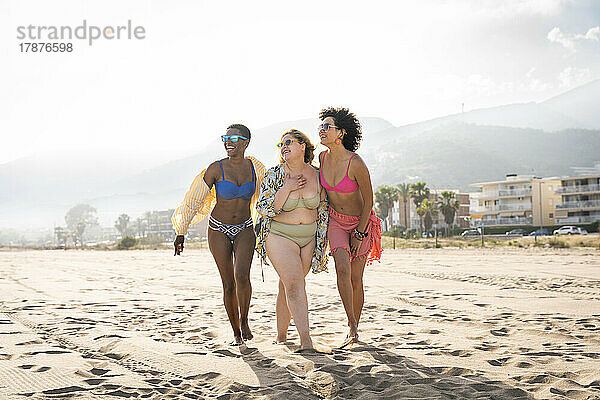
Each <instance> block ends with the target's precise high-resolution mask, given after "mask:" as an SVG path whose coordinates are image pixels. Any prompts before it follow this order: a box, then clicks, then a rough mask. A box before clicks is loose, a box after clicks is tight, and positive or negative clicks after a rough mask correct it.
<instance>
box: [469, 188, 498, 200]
mask: <svg viewBox="0 0 600 400" xmlns="http://www.w3.org/2000/svg"><path fill="white" fill-rule="evenodd" d="M495 197H498V192H497V191H495V190H488V191H485V192H475V193H469V198H473V199H493V198H495Z"/></svg>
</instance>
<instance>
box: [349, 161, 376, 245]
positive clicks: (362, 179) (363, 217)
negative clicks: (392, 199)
mask: <svg viewBox="0 0 600 400" xmlns="http://www.w3.org/2000/svg"><path fill="white" fill-rule="evenodd" d="M354 159H355V160H356V161H355V162H354V163H353V164H352V170H353V171H352V172H353V175H354V180H355V181H356V183H358V190H360V194H361V196H362V198H363V208H362V211H361V213H360V221H359V222H358V227H357V228H356V230H358V231H360V232H364V231H365V229H367V223H368V222H369V217H370V215H371V210H372V209H373V186H372V185H371V175H370V174H369V169H368V168H367V165H366V164H365V163H364V161H363V160H362V158H360V157H358V156H356V157H354ZM360 244H361V240H359V239H358V238H357V237H356V236H355V235H352V240H351V241H350V251H351V252H352V255H354V256H356V254H357V252H358V249H359V247H360Z"/></svg>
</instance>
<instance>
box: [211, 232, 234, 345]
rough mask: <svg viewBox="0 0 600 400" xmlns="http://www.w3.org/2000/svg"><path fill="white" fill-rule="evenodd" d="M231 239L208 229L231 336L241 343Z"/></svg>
mask: <svg viewBox="0 0 600 400" xmlns="http://www.w3.org/2000/svg"><path fill="white" fill-rule="evenodd" d="M231 247H232V246H231V241H230V240H229V238H228V237H227V236H226V235H225V234H224V233H223V232H219V231H214V230H212V229H208V248H209V249H210V252H211V253H212V255H213V258H214V259H215V262H216V263H217V268H219V274H220V275H221V282H222V283H223V303H225V310H226V311H227V316H228V317H229V323H230V324H231V328H232V329H233V337H234V339H235V342H236V343H238V344H241V343H243V340H242V333H241V331H240V317H239V310H238V301H237V295H236V288H235V278H234V273H233V258H232V248H231Z"/></svg>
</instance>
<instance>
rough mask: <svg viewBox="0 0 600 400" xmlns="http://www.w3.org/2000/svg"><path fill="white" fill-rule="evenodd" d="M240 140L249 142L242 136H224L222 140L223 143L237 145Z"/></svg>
mask: <svg viewBox="0 0 600 400" xmlns="http://www.w3.org/2000/svg"><path fill="white" fill-rule="evenodd" d="M240 139H244V140H248V138H247V137H245V136H242V135H223V136H221V140H222V141H223V143H226V142H227V141H228V140H229V141H230V142H232V143H236V142H237V141H238V140H240Z"/></svg>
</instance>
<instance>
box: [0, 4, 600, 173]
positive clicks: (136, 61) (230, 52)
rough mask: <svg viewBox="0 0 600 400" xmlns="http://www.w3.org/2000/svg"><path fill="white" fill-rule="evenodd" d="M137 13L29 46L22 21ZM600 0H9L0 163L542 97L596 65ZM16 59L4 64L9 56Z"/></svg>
mask: <svg viewBox="0 0 600 400" xmlns="http://www.w3.org/2000/svg"><path fill="white" fill-rule="evenodd" d="M84 19H86V20H87V22H88V24H93V25H98V26H106V25H122V24H126V23H127V20H132V22H133V24H134V25H142V26H143V27H144V28H145V31H146V39H144V40H140V41H136V40H131V41H128V40H121V41H115V40H113V41H108V40H102V41H97V42H96V43H94V44H93V45H92V46H88V45H87V43H86V42H83V41H74V42H73V43H74V51H73V52H72V53H58V54H36V53H20V51H19V43H21V42H22V40H18V39H17V30H16V29H17V26H21V25H24V26H27V25H29V24H33V25H46V26H47V25H58V26H60V25H70V26H73V27H75V26H77V25H81V23H82V21H83V20H84ZM599 26H600V1H558V0H537V1H533V0H532V1H482V0H473V1H414V2H408V1H401V2H400V1H370V2H366V1H356V2H353V1H347V0H346V1H328V2H324V1H297V2H293V3H291V2H283V1H272V2H271V1H269V2H267V1H251V2H250V1H243V2H242V1H239V2H237V1H236V2H233V1H231V2H230V1H160V2H159V1H127V2H125V1H115V0H113V1H106V0H103V1H81V0H73V1H60V0H59V1H51V2H50V1H44V0H41V1H27V0H18V1H16V0H8V1H6V0H2V1H1V2H0V57H1V59H2V60H3V62H1V63H0V79H1V81H0V90H1V93H2V94H1V95H0V135H1V139H0V163H4V162H7V161H10V160H13V159H16V158H18V157H21V156H24V155H28V154H32V153H48V152H53V151H56V150H61V151H78V152H80V151H82V150H86V151H90V152H111V153H119V154H123V153H132V154H135V155H136V156H138V157H144V158H147V159H153V160H159V159H160V160H166V159H168V158H172V157H176V156H183V155H188V154H191V153H194V152H195V151H197V150H199V149H200V148H202V146H203V142H205V141H206V140H207V139H209V138H210V139H213V138H215V137H217V136H218V135H220V134H221V133H222V132H223V130H224V128H225V127H226V126H227V125H228V124H229V123H232V122H243V123H246V124H247V125H248V126H249V127H250V128H251V129H257V128H260V127H263V126H266V125H269V124H271V123H276V122H280V121H286V120H294V119H301V118H308V117H315V116H316V115H317V113H318V111H319V110H320V109H321V108H323V107H325V106H329V105H336V106H342V105H343V106H347V107H350V109H351V110H353V111H354V112H356V113H357V115H359V116H363V117H364V116H378V117H382V118H385V119H387V120H389V121H390V122H391V123H393V124H394V125H403V124H407V123H411V122H418V121H422V120H426V119H430V118H434V117H438V116H442V115H446V114H451V113H456V112H460V110H461V103H465V110H470V109H474V108H481V107H488V106H495V105H501V104H506V103H514V102H527V101H541V100H544V99H546V98H548V97H551V96H553V95H555V94H558V93H560V92H563V91H565V90H568V89H571V88H573V87H575V86H578V85H580V84H583V83H586V82H588V81H590V80H592V79H596V78H599V77H600V67H599V66H600V27H599ZM5 60H8V63H6V62H5Z"/></svg>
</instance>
